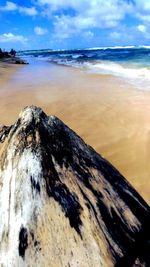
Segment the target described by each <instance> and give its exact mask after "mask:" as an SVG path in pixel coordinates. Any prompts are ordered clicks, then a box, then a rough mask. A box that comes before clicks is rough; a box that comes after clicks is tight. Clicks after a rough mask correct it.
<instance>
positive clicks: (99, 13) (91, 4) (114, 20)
mask: <svg viewBox="0 0 150 267" xmlns="http://www.w3.org/2000/svg"><path fill="white" fill-rule="evenodd" d="M38 2H39V3H40V4H43V5H44V4H46V5H48V6H47V8H48V9H49V10H51V11H53V10H55V11H56V10H57V11H58V10H60V9H67V8H73V9H74V11H75V15H74V16H70V15H64V14H63V15H59V16H58V15H57V16H55V21H54V31H55V36H56V37H58V36H59V38H69V37H71V36H72V35H75V34H79V33H81V32H82V31H91V29H93V28H100V29H104V28H105V29H106V28H108V29H110V28H114V27H116V26H117V25H119V23H120V21H121V20H123V19H124V17H125V15H126V13H127V12H130V10H131V9H132V6H131V4H129V3H127V2H125V1H122V0H107V1H103V0H82V1H79V0H76V1H75V0H70V1H69V0H65V1H58V0H38ZM50 14H51V13H50Z"/></svg>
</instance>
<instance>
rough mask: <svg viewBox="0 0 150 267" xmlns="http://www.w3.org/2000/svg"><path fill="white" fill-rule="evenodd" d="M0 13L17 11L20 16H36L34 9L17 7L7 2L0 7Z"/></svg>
mask: <svg viewBox="0 0 150 267" xmlns="http://www.w3.org/2000/svg"><path fill="white" fill-rule="evenodd" d="M0 11H3V12H8V11H10V12H11V11H17V12H19V13H21V14H24V15H27V16H35V15H37V14H38V11H37V10H36V8H35V7H24V6H19V5H17V4H15V3H13V2H10V1H7V2H6V5H5V6H0Z"/></svg>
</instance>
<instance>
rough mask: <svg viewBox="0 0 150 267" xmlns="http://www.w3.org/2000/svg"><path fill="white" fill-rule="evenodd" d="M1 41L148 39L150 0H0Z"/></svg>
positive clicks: (82, 43)
mask: <svg viewBox="0 0 150 267" xmlns="http://www.w3.org/2000/svg"><path fill="white" fill-rule="evenodd" d="M0 25H1V26H0V47H2V48H6V49H10V48H12V47H13V48H15V49H17V50H18V49H23V50H24V49H44V48H52V49H68V48H86V47H100V46H116V45H149V44H150V43H149V41H150V0H29V1H28V0H12V1H5V0H0Z"/></svg>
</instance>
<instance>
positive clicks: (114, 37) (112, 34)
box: [110, 32, 121, 39]
mask: <svg viewBox="0 0 150 267" xmlns="http://www.w3.org/2000/svg"><path fill="white" fill-rule="evenodd" d="M110 37H111V38H113V39H120V37H121V34H120V33H119V32H111V33H110Z"/></svg>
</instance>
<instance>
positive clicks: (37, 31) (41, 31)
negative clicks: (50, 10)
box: [34, 26, 48, 35]
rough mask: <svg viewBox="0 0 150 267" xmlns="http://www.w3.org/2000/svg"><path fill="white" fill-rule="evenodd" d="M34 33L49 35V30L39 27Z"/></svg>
mask: <svg viewBox="0 0 150 267" xmlns="http://www.w3.org/2000/svg"><path fill="white" fill-rule="evenodd" d="M34 32H35V33H36V34H37V35H45V34H47V33H48V30H47V29H45V28H42V27H39V26H37V27H35V28H34Z"/></svg>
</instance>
